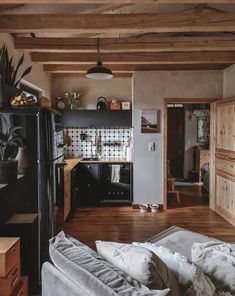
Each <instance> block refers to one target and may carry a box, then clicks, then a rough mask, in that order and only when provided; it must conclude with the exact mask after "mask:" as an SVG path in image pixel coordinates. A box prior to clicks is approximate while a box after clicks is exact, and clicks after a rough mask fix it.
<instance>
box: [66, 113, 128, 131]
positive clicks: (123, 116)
mask: <svg viewBox="0 0 235 296" xmlns="http://www.w3.org/2000/svg"><path fill="white" fill-rule="evenodd" d="M62 125H63V127H106V126H107V127H115V126H120V127H131V126H132V111H131V110H115V111H114V110H65V111H63V116H62Z"/></svg>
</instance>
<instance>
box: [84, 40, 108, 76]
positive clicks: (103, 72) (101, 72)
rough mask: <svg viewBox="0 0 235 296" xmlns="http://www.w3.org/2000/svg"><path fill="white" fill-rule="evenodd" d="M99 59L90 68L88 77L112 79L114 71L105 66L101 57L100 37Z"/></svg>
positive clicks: (98, 41) (98, 42)
mask: <svg viewBox="0 0 235 296" xmlns="http://www.w3.org/2000/svg"><path fill="white" fill-rule="evenodd" d="M97 49H98V61H97V64H96V66H95V67H92V68H90V69H89V70H88V71H87V73H86V77H87V78H91V79H101V80H102V79H110V78H113V73H112V71H111V70H110V69H108V68H106V67H103V66H102V62H101V57H100V39H99V38H98V39H97Z"/></svg>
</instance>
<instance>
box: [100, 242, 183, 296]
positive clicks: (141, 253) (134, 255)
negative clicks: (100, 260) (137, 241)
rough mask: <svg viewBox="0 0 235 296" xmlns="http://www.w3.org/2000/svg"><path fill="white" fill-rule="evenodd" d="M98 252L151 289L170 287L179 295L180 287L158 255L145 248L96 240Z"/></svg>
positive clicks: (175, 295) (174, 293) (172, 292)
mask: <svg viewBox="0 0 235 296" xmlns="http://www.w3.org/2000/svg"><path fill="white" fill-rule="evenodd" d="M96 248H97V251H98V253H99V254H100V255H101V256H103V257H104V258H105V259H106V260H108V261H109V262H110V263H112V264H113V265H115V266H117V267H118V268H119V269H121V270H123V271H124V272H126V273H127V274H129V275H130V276H131V277H133V278H134V279H136V280H137V281H139V282H141V283H142V284H144V285H146V286H147V287H149V288H151V289H166V288H170V289H171V295H174V296H177V295H179V296H181V290H180V287H179V285H178V283H177V281H176V279H175V277H174V275H173V274H172V273H171V272H169V270H168V268H167V267H166V265H165V264H164V263H163V262H162V260H161V259H160V258H158V256H156V255H155V254H154V253H153V252H151V251H149V250H147V249H146V248H142V247H138V246H134V245H130V244H121V243H114V242H104V241H96Z"/></svg>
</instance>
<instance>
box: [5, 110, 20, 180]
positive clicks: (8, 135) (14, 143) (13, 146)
mask: <svg viewBox="0 0 235 296" xmlns="http://www.w3.org/2000/svg"><path fill="white" fill-rule="evenodd" d="M21 129H22V128H21V127H13V128H10V127H9V125H8V122H7V119H6V118H5V117H4V115H0V184H8V183H14V182H16V180H17V163H18V162H17V160H16V159H15V157H16V156H17V153H18V149H19V147H21V146H22V145H23V144H24V140H23V137H22V136H21V135H19V130H21Z"/></svg>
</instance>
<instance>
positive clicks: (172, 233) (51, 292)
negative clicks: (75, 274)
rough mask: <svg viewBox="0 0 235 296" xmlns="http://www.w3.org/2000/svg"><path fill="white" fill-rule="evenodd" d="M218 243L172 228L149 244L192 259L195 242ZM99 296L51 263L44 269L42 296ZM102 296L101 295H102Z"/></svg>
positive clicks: (151, 240) (44, 266) (150, 240)
mask: <svg viewBox="0 0 235 296" xmlns="http://www.w3.org/2000/svg"><path fill="white" fill-rule="evenodd" d="M212 240H214V241H217V240H216V239H213V238H211V237H208V236H205V235H201V234H198V233H195V232H192V231H188V230H186V229H183V228H180V227H177V226H172V227H171V228H168V229H166V230H165V231H163V232H161V233H159V234H157V235H156V236H154V237H152V238H150V239H149V240H148V242H151V243H155V244H156V245H162V246H165V247H167V248H169V249H171V250H172V251H177V252H180V253H181V254H183V255H184V256H186V257H187V258H188V259H191V247H192V245H193V243H194V242H199V243H202V242H207V241H212ZM65 295H66V296H98V295H88V294H87V293H86V292H85V291H84V290H83V289H82V285H80V284H79V282H76V283H75V282H74V281H72V280H70V279H69V278H68V277H67V276H66V275H65V274H64V273H62V272H61V271H59V270H58V269H57V268H56V267H55V266H54V265H52V264H51V263H49V262H46V263H44V264H43V267H42V296H65ZM100 296H101V295H100Z"/></svg>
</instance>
